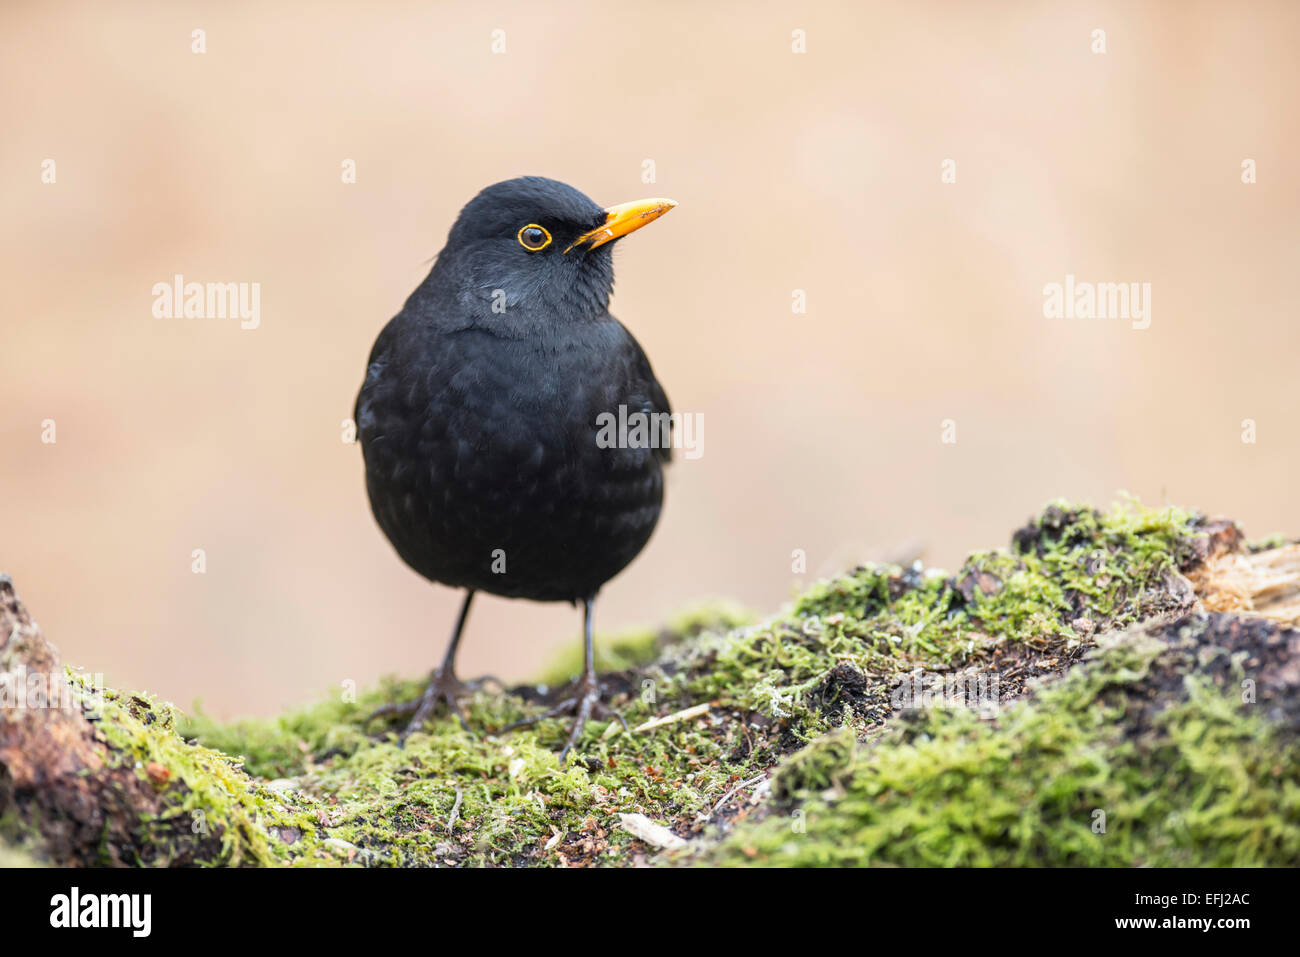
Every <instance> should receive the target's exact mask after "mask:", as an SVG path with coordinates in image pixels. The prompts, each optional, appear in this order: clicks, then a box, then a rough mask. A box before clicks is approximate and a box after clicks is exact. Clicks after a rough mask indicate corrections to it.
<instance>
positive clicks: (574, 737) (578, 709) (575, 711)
mask: <svg viewBox="0 0 1300 957" xmlns="http://www.w3.org/2000/svg"><path fill="white" fill-rule="evenodd" d="M562 714H572V715H573V716H574V717H573V726H572V727H571V728H570V729H569V738H568V740H567V741H565V743H564V750H563V751H561V752H560V763H561V764H563V763H564V759H565V758H567V757H568V756H569V752H570V751H571V750H573V746H574V745H575V744H577V742H578V738H579V736H581V734H582V729H583V728H584V727H586V724H587V721H588V720H590V719H591V718H592V717H596V718H613V719H615V720H616V721H618V723H619V724H621V725H622V726H623V730H624V731H626V730H627V729H628V728H627V722H626V721H624V720H623V716H622V715H621V714H619V713H618V712H617V711H615V710H614V709H613V708H611V707H610V706H609V705H607V704H605V702H603V701H601V700H600V685H599V683H598V682H597V681H596V676H595V675H583V676H582V677H581V678H579V679H578V683H577V684H576V685H575V686H574V688H573V693H572V694H570V695H569V697H567V698H565V699H564V700H563V701H561V702H560V703H559V704H557V705H556V706H555V707H553V708H550V709H548V710H546V711H543V712H542V713H541V714H537V715H533V716H532V717H529V718H520V719H519V720H518V721H512V722H511V723H510V724H508V725H506V726H505V727H504V728H502V729H501V731H500V732H499V733H501V734H504V733H505V732H507V731H513V730H515V729H516V728H524V727H527V726H528V725H532V724H537V723H538V722H539V721H545V720H546V719H547V718H557V717H559V716H560V715H562Z"/></svg>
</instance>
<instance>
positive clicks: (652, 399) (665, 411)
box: [615, 320, 673, 465]
mask: <svg viewBox="0 0 1300 957" xmlns="http://www.w3.org/2000/svg"><path fill="white" fill-rule="evenodd" d="M617 321H618V320H615V322H617ZM619 327H620V328H621V329H622V330H623V334H624V336H625V337H626V350H627V369H628V383H627V390H628V406H629V407H630V408H633V409H639V410H640V411H641V412H644V413H646V414H647V415H659V414H662V415H665V416H671V415H672V411H673V410H672V406H671V405H670V404H669V402H668V394H667V393H666V392H664V387H663V386H661V385H660V384H659V380H658V379H656V378H655V373H654V369H652V368H650V359H649V358H648V357H647V356H646V354H645V350H644V349H642V348H641V343H639V342H637V341H636V337H634V336H633V335H632V333H630V332H628V330H627V327H626V326H624V325H623V324H622V323H621V322H620V323H619ZM668 434H669V435H671V434H672V420H671V419H669V420H668ZM654 454H655V458H657V459H659V461H661V462H663V463H664V464H665V465H666V464H667V463H669V462H671V461H672V458H673V447H672V443H671V442H670V443H668V444H666V445H663V446H660V447H658V448H656V449H655V450H654Z"/></svg>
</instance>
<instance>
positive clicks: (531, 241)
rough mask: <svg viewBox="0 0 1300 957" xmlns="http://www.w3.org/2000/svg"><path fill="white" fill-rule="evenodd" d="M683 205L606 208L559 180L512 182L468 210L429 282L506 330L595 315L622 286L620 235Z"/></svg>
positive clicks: (482, 321) (658, 202)
mask: <svg viewBox="0 0 1300 957" xmlns="http://www.w3.org/2000/svg"><path fill="white" fill-rule="evenodd" d="M676 205H677V204H676V203H674V202H673V201H672V200H671V199H646V200H640V201H637V202H633V203H623V204H621V205H618V206H610V207H608V208H601V207H600V206H598V205H596V204H595V203H594V202H592V200H591V199H589V198H588V197H587V196H586V195H584V194H583V193H580V192H579V191H578V190H576V189H574V188H573V187H572V186H569V185H567V184H565V183H561V182H558V181H556V180H553V179H546V178H544V177H541V176H523V177H520V178H518V179H511V180H506V181H505V182H502V183H497V184H495V185H493V186H489V187H487V188H486V189H484V190H483V191H482V192H480V193H479V194H478V195H477V196H475V197H474V198H473V199H472V200H470V201H469V203H467V204H466V206H465V208H464V209H462V210H461V212H460V216H459V217H458V218H457V219H456V224H455V225H454V226H452V229H451V233H450V234H449V235H448V237H447V245H446V246H445V247H444V248H443V251H442V252H441V253H440V254H439V256H438V263H437V265H435V266H434V269H433V272H432V273H430V277H429V280H430V282H433V283H435V284H436V285H437V286H438V287H439V288H440V289H441V290H442V291H444V292H447V293H451V294H452V295H454V296H455V298H456V300H457V302H458V304H459V305H460V307H461V308H462V309H465V310H467V311H468V312H469V313H470V314H471V315H472V316H473V317H474V321H473V325H475V326H476V327H481V328H485V329H488V330H489V331H491V330H497V331H500V332H502V333H503V334H506V335H511V334H515V333H518V334H523V333H524V332H525V331H526V330H527V329H528V328H529V327H531V326H534V325H535V324H536V323H537V322H540V321H543V320H545V321H546V322H548V323H549V322H555V321H563V322H570V321H582V320H584V319H591V318H595V317H597V316H600V315H602V314H603V313H604V312H605V310H606V308H607V307H608V305H609V297H610V293H611V292H612V290H613V286H614V267H613V263H612V261H611V256H610V250H611V248H612V244H613V243H614V241H615V240H617V239H620V238H622V237H623V236H626V235H627V234H628V233H631V232H633V231H635V230H637V229H640V228H641V227H642V226H645V225H646V224H648V223H651V222H653V221H654V220H656V219H658V218H659V217H660V216H662V215H663V214H664V213H666V212H668V210H670V209H672V208H673V207H674V206H676Z"/></svg>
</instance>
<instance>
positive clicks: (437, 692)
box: [366, 668, 501, 742]
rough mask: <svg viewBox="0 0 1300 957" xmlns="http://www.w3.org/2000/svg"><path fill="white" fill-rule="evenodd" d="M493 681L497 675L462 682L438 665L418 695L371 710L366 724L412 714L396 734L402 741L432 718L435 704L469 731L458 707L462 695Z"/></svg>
mask: <svg viewBox="0 0 1300 957" xmlns="http://www.w3.org/2000/svg"><path fill="white" fill-rule="evenodd" d="M488 682H492V683H493V684H498V685H499V684H500V683H501V682H500V681H498V680H497V679H496V678H493V677H491V676H488V677H484V678H477V679H475V680H473V681H461V680H460V679H459V678H457V677H456V673H455V672H454V671H450V670H448V671H444V670H443V669H441V668H439V669H438V670H436V671H435V672H434V673H433V675H432V676H431V677H430V678H429V684H428V685H427V686H426V687H425V689H424V693H423V694H421V695H420V697H418V698H415V699H413V700H411V701H397V702H393V703H392V704H385V705H380V706H379V707H378V708H376V709H375V710H374V711H372V712H370V714H369V715H367V716H366V723H367V724H369V723H370V722H371V721H374V720H375V719H376V718H385V719H387V718H394V717H406V716H407V715H410V716H411V720H410V721H409V722H408V723H407V725H406V727H405V728H404V729H403V730H402V732H401V734H399V735H398V736H397V740H398V741H401V742H405V741H406V739H407V738H408V737H409V736H410V735H411V734H413V733H414V732H416V731H418V730H420V728H422V727H424V725H425V723H426V722H427V721H428V720H429V719H430V718H432V717H433V714H434V712H435V711H437V710H438V705H440V704H442V705H446V706H447V711H448V713H450V714H454V715H455V716H456V720H457V721H459V722H460V726H461V727H462V728H464V729H465V730H466V731H469V732H470V733H471V734H473V731H470V726H469V722H467V721H466V720H465V711H464V709H463V708H462V707H461V705H460V702H461V699H462V698H468V697H469V696H470V695H472V694H473V693H474V692H475V691H477V690H478V689H479V688H481V687H482V686H483V685H484V684H486V683H488Z"/></svg>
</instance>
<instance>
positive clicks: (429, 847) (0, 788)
mask: <svg viewBox="0 0 1300 957" xmlns="http://www.w3.org/2000/svg"><path fill="white" fill-rule="evenodd" d="M1297 623H1300V546H1297V545H1296V544H1294V543H1288V542H1286V541H1285V540H1282V539H1280V538H1275V539H1273V540H1270V541H1267V542H1263V543H1259V544H1256V545H1249V544H1247V543H1246V542H1245V541H1244V539H1243V537H1242V535H1241V533H1240V532H1239V530H1238V529H1237V528H1236V526H1235V525H1234V524H1233V523H1232V522H1230V521H1227V520H1211V519H1207V518H1206V517H1204V516H1201V515H1197V514H1194V513H1190V512H1185V511H1182V510H1180V509H1175V508H1169V509H1163V510H1151V509H1145V508H1142V507H1141V506H1138V505H1136V504H1127V505H1124V506H1120V507H1117V508H1115V509H1112V510H1111V511H1109V512H1106V513H1102V512H1099V511H1096V510H1094V509H1091V508H1087V507H1082V506H1073V505H1069V504H1066V503H1058V504H1055V505H1052V506H1050V507H1048V508H1047V509H1045V510H1044V511H1043V512H1041V513H1040V514H1039V515H1038V516H1037V517H1035V518H1034V519H1033V520H1032V521H1031V522H1030V523H1029V524H1027V525H1026V526H1025V527H1024V528H1022V529H1020V530H1019V531H1017V532H1016V533H1015V534H1014V535H1013V537H1012V542H1011V546H1010V547H1009V548H1006V549H1000V550H996V551H990V552H983V553H977V554H974V555H971V556H970V558H969V559H967V561H966V562H965V563H964V564H963V566H962V567H961V568H960V569H959V570H958V571H957V573H956V574H951V575H949V574H945V573H943V572H939V571H935V570H928V569H924V568H922V567H921V566H920V565H919V564H917V565H915V566H913V567H910V568H900V567H896V566H888V565H879V566H877V565H873V566H863V567H860V568H857V569H854V570H852V571H850V572H849V573H847V574H845V575H843V576H841V577H839V578H836V579H833V580H830V581H825V582H820V583H818V584H816V585H814V586H812V587H811V588H810V589H809V590H808V591H806V592H805V593H804V594H803V595H802V596H800V597H799V598H798V599H797V600H796V601H794V602H793V604H792V605H791V607H790V608H788V609H787V610H785V611H784V612H782V613H781V614H779V615H777V616H775V617H772V618H770V619H768V620H766V621H762V622H758V623H752V622H751V621H750V620H749V619H748V618H747V616H745V615H744V614H742V613H739V612H737V611H735V610H732V609H728V608H722V607H709V608H703V609H698V610H695V611H693V612H690V613H688V614H685V615H683V616H681V617H679V618H678V619H677V620H676V621H674V622H673V623H671V624H670V625H669V626H667V627H665V628H663V629H662V630H659V631H655V632H645V633H641V634H634V635H628V636H624V637H622V638H619V639H616V640H612V641H607V642H602V643H601V660H600V662H599V664H600V666H601V670H602V673H603V679H604V681H605V683H606V686H607V688H608V690H609V691H610V693H611V694H612V695H613V703H614V704H615V706H616V707H618V708H619V709H620V710H621V711H622V712H623V714H624V715H625V717H626V719H627V721H628V724H629V726H630V728H631V730H630V732H624V731H623V730H622V728H621V727H620V726H619V725H618V724H617V723H612V724H606V723H604V722H593V723H592V724H590V725H589V726H588V729H587V732H586V733H585V735H584V737H583V739H582V741H581V743H580V747H579V749H578V754H577V755H576V758H574V759H571V760H570V762H569V763H568V764H566V765H563V766H561V765H560V764H559V762H558V760H557V757H556V754H555V749H556V747H557V745H558V743H559V742H560V741H561V740H562V737H563V734H564V730H565V728H564V725H563V723H562V722H560V721H555V722H551V721H546V722H542V723H541V724H540V725H538V726H536V727H534V728H530V729H528V730H525V731H518V732H513V733H510V734H498V733H496V729H500V728H502V727H504V726H505V725H506V724H508V723H509V722H511V721H513V720H515V719H517V718H519V717H522V716H524V715H527V714H532V713H536V712H537V711H538V710H539V709H542V708H544V707H545V705H546V702H547V701H548V700H554V698H555V697H556V696H557V695H558V694H559V693H560V690H561V689H559V688H558V687H556V686H558V685H561V684H562V683H563V681H564V680H565V678H566V677H567V676H568V675H570V674H571V673H572V672H573V671H574V670H576V667H575V665H576V662H572V661H570V662H565V663H563V664H561V665H559V666H557V668H556V669H555V671H554V673H553V674H551V675H548V676H547V678H546V681H545V682H544V683H543V684H541V685H529V686H521V687H516V688H509V689H484V690H481V691H480V692H478V693H477V694H476V696H475V697H474V699H473V700H472V701H471V702H469V708H468V718H469V724H470V727H471V728H472V729H473V732H470V731H466V730H465V729H464V728H462V727H461V726H460V724H459V723H458V722H457V721H456V720H455V719H452V718H448V717H445V716H442V717H439V718H437V719H436V720H435V721H433V722H431V723H430V724H429V726H428V727H427V729H426V730H425V731H424V732H421V733H417V734H415V735H414V736H412V737H411V738H410V739H408V741H407V742H406V744H405V746H404V747H403V746H399V744H398V743H397V740H396V736H395V734H394V731H395V728H394V727H390V726H384V725H382V724H381V723H378V722H370V721H368V720H367V716H368V715H369V714H370V713H371V712H372V711H373V710H374V708H375V707H376V706H378V705H380V704H383V703H385V702H389V701H393V700H397V699H401V698H405V697H409V696H411V695H414V694H416V693H418V691H419V689H420V685H421V681H420V680H411V681H406V682H399V681H389V682H387V683H385V684H384V685H383V686H381V687H379V688H376V689H373V690H371V691H369V692H368V693H365V694H362V695H360V696H359V697H358V698H357V700H348V699H346V698H343V699H340V698H335V699H331V700H326V701H323V702H321V703H319V704H317V705H315V706H312V707H309V708H306V709H304V710H301V711H298V712H295V713H292V714H288V715H285V716H283V717H280V718H278V719H272V720H256V721H245V722H238V723H234V724H226V725H223V724H218V723H216V722H213V721H211V720H209V719H207V718H206V717H204V716H203V715H195V716H184V715H182V714H181V713H180V712H179V711H178V710H177V709H176V708H175V707H174V706H172V705H170V704H168V703H166V702H163V701H161V700H159V699H157V698H155V697H153V696H151V695H147V694H143V693H125V692H118V691H113V690H111V689H106V688H102V687H100V686H99V682H97V681H96V680H94V679H92V678H91V677H89V676H88V675H86V674H85V673H83V672H80V671H73V670H69V669H66V668H65V667H64V666H63V665H62V663H61V662H60V660H59V657H58V654H57V652H56V651H55V650H54V648H53V646H52V645H50V643H49V642H48V641H46V640H45V638H44V637H43V636H42V634H41V632H40V630H39V628H37V626H36V625H35V623H34V622H33V621H32V619H31V618H30V616H29V615H28V614H27V612H26V610H25V609H24V608H23V606H22V605H21V603H20V602H19V601H18V598H17V597H16V594H15V591H14V588H13V585H12V583H11V582H10V581H9V580H8V579H7V578H0V696H3V698H2V699H0V704H3V707H0V862H4V863H7V864H12V863H15V862H17V861H32V862H49V863H55V864H72V865H128V866H134V865H342V866H346V865H352V866H383V865H397V866H412V865H415V866H434V865H438V866H473V865H570V866H573V865H612V866H618V865H636V864H646V863H654V864H662V865H669V866H671V865H692V864H739V865H744V864H764V865H798V864H834V865H871V864H888V865H985V864H1012V865H1048V864H1053V865H1118V866H1138V865H1170V864H1183V865H1215V864H1255V865H1285V866H1295V865H1296V864H1297V863H1300V748H1298V747H1297V733H1298V732H1300V631H1297V630H1295V629H1294V628H1293V626H1294V625H1296V624H1297ZM90 664H91V665H92V666H93V663H90Z"/></svg>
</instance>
